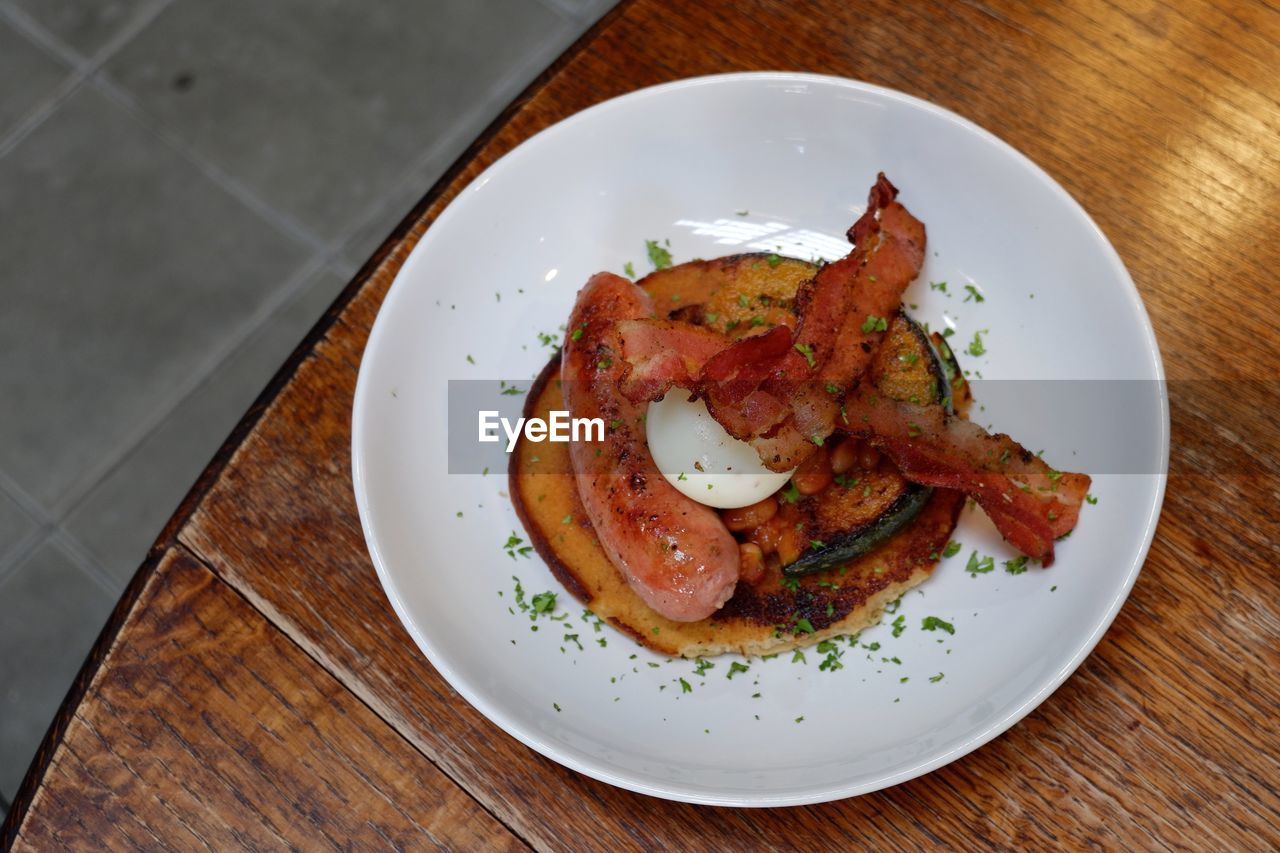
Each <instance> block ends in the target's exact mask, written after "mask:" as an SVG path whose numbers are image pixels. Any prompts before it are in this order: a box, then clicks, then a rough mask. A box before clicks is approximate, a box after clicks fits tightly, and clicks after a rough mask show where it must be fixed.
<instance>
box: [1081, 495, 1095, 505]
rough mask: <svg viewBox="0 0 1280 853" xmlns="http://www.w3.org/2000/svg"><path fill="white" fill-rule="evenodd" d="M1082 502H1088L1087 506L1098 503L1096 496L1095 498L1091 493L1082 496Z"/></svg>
mask: <svg viewBox="0 0 1280 853" xmlns="http://www.w3.org/2000/svg"><path fill="white" fill-rule="evenodd" d="M1084 502H1085V503H1087V504H1089V506H1097V505H1098V499H1097V498H1095V497H1094V496H1093V495H1085V496H1084Z"/></svg>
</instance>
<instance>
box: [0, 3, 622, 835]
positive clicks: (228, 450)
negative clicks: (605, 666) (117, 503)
mask: <svg viewBox="0 0 1280 853" xmlns="http://www.w3.org/2000/svg"><path fill="white" fill-rule="evenodd" d="M632 2H634V0H621V2H619V3H618V4H617V5H615V6H614V7H613V8H612V9H610V10H609V11H608V12H607V13H605V15H604V16H603V17H601V18H600V19H599V20H597V21H596V22H595V23H594V24H592V25H591V26H590V27H588V28H587V30H586V31H584V32H583V33H582V35H580V36H579V37H578V38H577V39H576V40H575V41H574V42H573V44H571V45H570V46H569V47H568V48H567V49H566V50H565V51H564V52H563V53H561V54H560V55H559V56H558V57H557V58H556V59H555V60H554V61H553V62H552V63H551V64H550V65H548V66H547V67H546V68H545V69H544V70H543V71H542V73H540V74H539V75H538V76H537V77H536V78H534V80H533V81H532V82H531V83H529V85H528V86H526V87H525V88H524V89H523V90H522V91H521V92H520V94H519V95H517V96H516V97H515V99H514V100H512V101H511V103H509V104H508V105H507V106H506V107H505V108H504V109H503V110H502V112H501V113H499V114H498V116H497V117H496V118H494V120H493V121H491V122H490V123H489V124H488V125H487V126H486V127H485V128H484V130H482V131H481V132H480V134H479V135H478V136H477V137H476V138H475V139H474V140H473V141H472V142H471V144H470V145H468V146H467V148H466V150H464V151H463V152H462V153H461V154H460V155H459V156H458V158H457V159H456V160H454V161H453V163H452V164H450V166H449V168H448V169H446V170H445V171H444V173H443V174H442V175H441V176H440V177H439V178H438V179H437V180H436V181H435V183H433V184H432V185H431V187H430V189H428V190H427V192H426V194H425V195H424V196H423V197H422V198H421V199H419V200H418V203H417V204H415V205H414V206H413V208H412V209H411V210H410V211H409V212H408V213H407V214H405V216H404V217H403V218H402V219H401V220H400V222H399V223H397V225H396V226H395V228H394V229H393V230H392V231H391V233H390V234H389V235H388V236H387V238H386V239H385V240H383V241H382V244H381V245H380V246H379V247H378V249H377V250H376V251H375V252H374V253H373V255H371V256H370V258H369V259H368V260H367V261H365V263H364V265H363V266H362V267H361V268H360V269H359V270H358V271H357V272H356V274H355V275H354V276H353V277H352V279H351V280H350V281H349V282H347V284H346V286H345V287H343V289H342V291H341V292H340V293H339V294H338V296H337V298H335V299H334V301H333V302H332V304H330V306H329V307H328V309H326V310H325V312H324V314H323V315H321V317H320V319H319V320H317V321H316V323H315V325H313V326H312V327H311V329H310V330H309V331H308V332H307V334H306V335H305V336H304V337H303V339H302V340H301V341H300V342H299V343H298V345H297V346H296V347H294V349H293V351H292V352H291V353H290V354H289V357H288V358H287V359H285V361H284V363H283V364H282V365H281V366H280V368H279V369H278V370H277V371H276V372H275V374H274V375H273V376H272V377H271V379H270V380H269V381H268V382H267V384H266V386H265V387H264V388H263V389H262V392H261V393H259V394H258V396H257V398H256V399H255V400H254V401H253V403H252V404H251V405H250V406H249V408H248V410H247V411H246V412H245V413H244V415H243V416H242V417H241V418H240V420H239V421H238V422H237V423H236V425H235V427H234V428H233V429H232V430H231V432H230V433H229V434H228V435H227V438H226V439H225V440H224V441H223V442H222V444H221V446H220V447H219V448H218V450H217V451H216V452H215V453H214V455H213V458H212V459H211V460H210V461H209V464H208V465H206V466H205V468H204V470H203V471H202V472H201V473H200V476H199V477H198V478H196V481H195V483H193V484H192V486H191V488H190V489H189V490H188V491H187V494H186V496H185V497H183V499H182V502H181V503H179V504H178V507H177V509H175V510H174V512H173V515H172V516H170V518H169V520H168V522H166V523H165V526H164V528H163V529H162V530H161V531H160V533H159V535H158V536H157V537H156V540H155V542H154V543H153V544H152V545H151V548H150V549H149V550H148V551H147V555H146V557H144V558H143V561H142V563H141V564H140V565H139V566H138V569H137V571H135V572H134V574H133V578H132V579H131V580H130V581H129V583H128V584H127V585H126V586H125V589H124V592H122V593H121V595H120V599H119V600H118V601H117V602H116V605H115V607H114V608H113V609H112V611H111V615H110V616H109V617H108V618H107V621H106V624H104V625H103V626H102V630H101V631H100V632H99V633H98V637H97V639H96V640H95V641H94V643H93V646H92V647H91V648H90V649H89V653H88V655H87V656H86V657H85V661H84V663H83V664H81V666H80V669H79V671H78V672H77V673H76V677H75V680H74V681H72V682H71V686H70V687H69V688H68V689H67V694H66V696H65V697H64V698H63V700H62V703H61V704H60V705H59V706H58V710H57V712H56V713H55V714H54V716H53V719H52V720H51V721H50V723H49V728H48V729H47V730H46V731H45V734H44V737H43V738H41V740H40V746H39V747H38V748H37V749H36V754H35V756H33V758H32V760H31V765H30V766H29V767H28V768H27V772H26V774H25V775H24V776H23V778H22V782H21V784H19V786H18V790H17V791H16V792H15V793H14V796H13V798H12V800H11V802H10V805H9V812H8V814H7V815H5V819H4V822H3V823H0V850H8V849H10V847H12V845H13V843H14V842H15V840H16V839H17V837H18V829H19V827H21V826H22V823H23V821H24V820H25V818H26V816H27V812H28V810H29V809H30V807H31V803H32V801H33V800H34V799H35V795H36V792H37V790H38V789H39V787H40V784H41V782H42V780H43V779H44V775H45V772H46V771H47V770H48V767H49V763H50V760H51V759H52V757H53V755H54V753H55V752H57V750H58V747H59V746H60V745H61V744H62V739H63V735H64V734H65V733H66V730H67V726H68V724H69V723H70V722H71V719H72V718H73V717H74V716H75V713H76V709H77V708H78V707H79V706H80V703H81V702H82V701H83V700H84V698H85V695H86V693H87V692H88V689H89V686H90V685H91V684H92V683H93V680H94V678H95V677H96V676H97V674H98V671H99V670H100V669H101V667H102V664H103V662H104V661H105V660H106V658H107V655H108V654H109V652H110V651H111V648H112V646H113V645H114V644H115V641H116V637H117V636H118V635H119V633H120V629H121V627H123V625H124V624H125V622H126V621H127V620H128V618H129V614H130V613H131V612H132V611H133V608H134V606H135V605H136V604H137V602H138V598H139V596H140V595H141V593H142V591H143V589H144V588H145V587H146V585H147V582H148V581H149V580H150V578H151V575H152V574H153V573H154V572H155V570H156V567H157V566H159V565H160V563H161V562H162V561H163V559H164V557H165V555H166V554H167V553H168V552H169V551H170V550H171V549H173V548H175V547H181V546H180V545H179V542H178V534H179V533H180V532H181V530H182V528H183V526H184V525H185V524H186V523H187V520H188V519H190V517H191V516H192V514H193V513H194V512H195V511H196V508H197V507H199V505H200V503H201V501H203V500H204V498H205V496H206V495H207V494H208V492H209V490H210V489H211V488H212V487H213V484H214V483H216V482H217V480H218V478H219V476H221V474H222V472H223V470H224V469H225V468H226V466H227V464H228V463H229V462H230V461H231V457H232V456H234V455H235V452H236V450H237V449H238V448H239V446H240V444H241V443H242V442H243V441H244V439H245V438H246V437H247V436H248V435H249V434H250V433H251V432H252V431H253V429H254V428H255V427H256V426H257V425H258V422H259V421H260V420H261V419H262V415H263V414H264V413H265V412H266V411H267V409H269V408H270V407H271V404H272V403H273V402H274V401H275V399H276V398H277V397H278V396H279V395H280V393H281V392H282V391H283V390H284V389H285V387H286V386H287V385H288V384H289V382H290V381H291V380H292V379H293V377H294V375H295V374H296V373H297V371H298V368H299V367H300V366H301V365H302V363H303V362H304V361H305V360H306V359H307V357H308V356H309V355H310V354H311V353H312V351H314V349H315V348H316V345H317V344H319V342H320V341H321V340H322V339H323V338H324V337H325V335H327V334H328V333H329V330H330V329H331V328H332V327H333V325H334V324H335V323H336V322H337V321H338V318H339V317H341V316H342V313H343V311H344V310H345V309H346V307H347V306H348V305H349V304H350V303H351V301H352V300H353V299H354V298H355V296H356V294H357V293H359V292H360V290H361V288H363V287H364V285H365V284H366V282H368V280H369V278H370V277H371V276H372V275H373V273H374V272H375V271H376V270H377V269H378V268H379V267H380V266H381V265H382V263H383V261H384V260H385V259H386V258H387V257H388V256H390V255H391V254H392V253H393V251H394V249H395V247H396V246H398V245H400V243H401V242H403V240H404V239H405V237H407V236H408V235H409V233H410V231H411V230H412V229H413V227H414V226H415V225H416V224H418V222H419V220H420V219H422V218H423V216H424V215H425V214H426V212H427V210H428V209H429V208H430V207H431V205H432V204H433V203H435V201H436V200H437V199H438V198H439V197H440V196H441V195H442V194H443V193H444V192H445V191H446V190H447V189H448V188H449V186H450V185H452V184H453V182H454V181H455V180H456V179H457V177H458V175H459V174H460V173H461V172H462V171H463V170H464V169H465V168H466V166H467V165H468V164H469V163H470V162H471V161H472V159H473V158H474V157H475V156H476V155H477V154H479V153H480V152H481V151H482V150H483V149H484V147H485V146H486V145H488V143H489V141H490V140H491V139H492V138H493V137H494V136H495V135H496V134H497V133H498V132H499V131H500V130H501V129H502V128H503V127H505V126H506V124H507V123H508V122H509V121H510V120H511V119H512V117H513V116H515V114H516V113H518V112H519V111H520V110H521V109H522V108H523V107H524V105H525V104H526V103H528V102H529V100H531V99H532V98H533V97H535V96H536V95H537V93H538V92H540V91H541V90H542V89H543V88H544V87H545V86H546V85H547V83H549V82H550V81H551V80H552V79H554V78H555V77H556V75H558V74H559V73H560V72H561V70H563V69H564V67H565V66H566V65H568V64H569V63H570V62H572V61H573V60H574V58H575V57H577V55H578V54H579V53H581V52H582V51H583V50H584V49H585V48H586V46H587V45H588V44H590V43H591V42H592V41H594V40H595V38H596V37H597V36H598V35H599V34H600V33H601V32H603V31H604V30H606V29H608V27H609V26H611V25H612V23H613V22H614V20H616V19H617V18H618V17H619V16H621V15H622V14H623V12H624V10H625V9H626V8H627V7H628V6H630V5H631V3H632ZM428 224H429V223H428ZM191 554H192V556H194V557H195V559H197V560H198V561H199V562H200V564H201V565H203V566H205V567H206V568H207V569H209V571H211V572H213V574H214V575H215V576H217V575H218V571H217V569H216V568H215V567H214V566H212V565H209V563H208V561H206V560H205V559H204V558H203V557H202V556H201V555H200V554H198V553H195V552H194V551H192V552H191ZM250 606H253V604H252V602H250ZM254 609H255V610H259V609H258V608H257V607H254ZM259 612H262V611H261V610H259ZM262 615H263V617H264V618H265V619H267V621H268V622H270V623H271V624H272V625H276V623H275V621H274V620H272V619H271V617H270V615H269V614H267V613H262ZM277 627H278V626H277ZM303 651H304V653H306V654H307V656H308V657H310V658H311V659H312V660H315V657H314V656H313V655H312V654H311V653H310V652H307V651H306V650H305V649H303ZM316 665H317V666H321V667H323V665H322V664H321V663H320V662H319V661H316ZM424 757H426V758H427V760H431V759H430V756H424ZM432 763H433V764H434V763H435V762H434V761H432ZM508 828H510V827H508ZM517 837H519V836H518V835H517ZM521 840H522V841H523V840H524V839H521Z"/></svg>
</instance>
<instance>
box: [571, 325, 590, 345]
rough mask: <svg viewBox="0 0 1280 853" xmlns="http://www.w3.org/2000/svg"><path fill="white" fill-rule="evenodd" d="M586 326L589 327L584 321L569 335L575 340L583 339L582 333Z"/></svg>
mask: <svg viewBox="0 0 1280 853" xmlns="http://www.w3.org/2000/svg"><path fill="white" fill-rule="evenodd" d="M586 328H587V324H586V323H583V324H582V325H581V326H579V327H578V328H576V329H574V330H573V334H571V335H569V337H570V338H571V339H572V340H575V341H580V340H582V333H583V331H584V330H585V329H586Z"/></svg>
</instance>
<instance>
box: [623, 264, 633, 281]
mask: <svg viewBox="0 0 1280 853" xmlns="http://www.w3.org/2000/svg"><path fill="white" fill-rule="evenodd" d="M622 271H623V272H624V273H626V274H627V278H635V277H636V268H635V266H634V265H633V264H632V263H631V261H627V262H626V263H625V264H623V265H622Z"/></svg>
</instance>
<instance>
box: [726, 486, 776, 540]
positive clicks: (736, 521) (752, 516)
mask: <svg viewBox="0 0 1280 853" xmlns="http://www.w3.org/2000/svg"><path fill="white" fill-rule="evenodd" d="M777 513H778V501H777V500H776V499H775V498H774V497H773V496H772V495H770V496H769V497H767V498H765V499H764V500H762V501H757V502H756V503H753V504H751V505H750V506H744V507H738V508H737V509H726V510H721V511H720V520H721V521H723V522H724V526H725V527H727V528H729V529H730V530H732V531H733V532H734V533H741V532H742V531H744V530H753V529H755V528H757V527H759V526H760V525H762V524H764V523H765V522H766V521H768V520H769V519H771V518H773V517H774V516H775V515H777Z"/></svg>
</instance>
